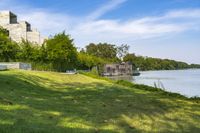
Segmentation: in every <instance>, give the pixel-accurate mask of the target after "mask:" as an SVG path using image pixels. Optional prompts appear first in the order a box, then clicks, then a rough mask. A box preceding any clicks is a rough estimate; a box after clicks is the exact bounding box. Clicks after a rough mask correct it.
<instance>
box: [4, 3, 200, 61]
mask: <svg viewBox="0 0 200 133" xmlns="http://www.w3.org/2000/svg"><path fill="white" fill-rule="evenodd" d="M0 10H11V11H13V12H15V13H16V14H17V15H18V17H19V20H27V21H29V22H30V23H31V24H32V27H35V28H37V29H38V30H39V31H41V33H42V34H43V35H44V36H49V35H54V34H56V33H58V32H61V31H63V30H65V31H66V33H68V34H70V35H71V36H72V38H74V42H75V44H76V46H77V47H84V46H85V45H87V44H88V43H90V42H95V43H98V42H108V43H113V44H117V45H120V44H128V45H130V46H131V48H130V52H134V53H136V54H137V55H144V56H150V57H160V58H169V59H175V60H180V61H185V62H188V63H199V64H200V52H199V51H200V0H0Z"/></svg>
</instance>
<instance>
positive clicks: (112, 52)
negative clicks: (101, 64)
mask: <svg viewBox="0 0 200 133" xmlns="http://www.w3.org/2000/svg"><path fill="white" fill-rule="evenodd" d="M86 53H88V54H90V55H93V56H97V57H100V58H104V59H108V60H116V59H117V47H116V46H115V45H112V44H108V43H99V44H94V43H90V44H89V45H87V46H86Z"/></svg>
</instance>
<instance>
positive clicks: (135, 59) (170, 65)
mask: <svg viewBox="0 0 200 133" xmlns="http://www.w3.org/2000/svg"><path fill="white" fill-rule="evenodd" d="M124 61H130V62H131V63H132V64H133V66H135V67H136V68H140V69H141V70H177V69H187V68H200V65H195V64H192V65H189V64H187V63H185V62H180V61H174V60H169V59H159V58H151V57H143V56H136V55H135V54H127V55H126V56H125V57H124Z"/></svg>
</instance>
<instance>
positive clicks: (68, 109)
mask: <svg viewBox="0 0 200 133" xmlns="http://www.w3.org/2000/svg"><path fill="white" fill-rule="evenodd" d="M82 132H83V133H84V132H86V133H88V132H89V133H134V132H138V133H140V132H141V133H145V132H147V133H153V132H156V133H170V132H180V133H181V132H190V133H200V102H198V101H191V100H187V99H184V98H177V97H172V96H167V95H161V94H159V93H157V92H156V91H155V92H151V91H145V90H140V89H137V88H131V87H125V86H121V85H117V84H114V83H112V82H108V81H105V80H100V79H94V78H91V77H87V76H84V75H81V74H77V75H65V74H59V73H53V72H34V71H18V70H12V71H0V133H82Z"/></svg>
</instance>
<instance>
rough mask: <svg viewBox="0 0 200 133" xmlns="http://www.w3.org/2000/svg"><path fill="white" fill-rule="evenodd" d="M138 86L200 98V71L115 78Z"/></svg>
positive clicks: (146, 72) (166, 72)
mask: <svg viewBox="0 0 200 133" xmlns="http://www.w3.org/2000/svg"><path fill="white" fill-rule="evenodd" d="M114 79H124V80H129V81H131V82H134V83H137V84H145V85H149V86H153V87H155V86H157V87H159V88H162V89H165V90H166V91H169V92H176V93H179V94H182V95H185V96H187V97H194V96H198V97H200V69H190V70H170V71H145V72H141V75H140V76H136V77H115V78H114Z"/></svg>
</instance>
